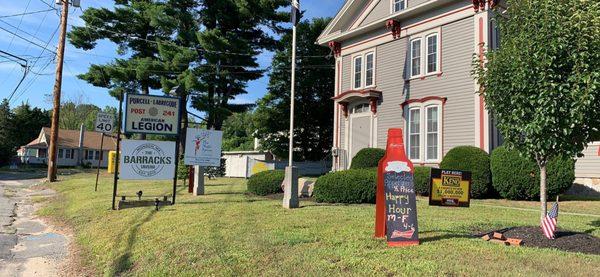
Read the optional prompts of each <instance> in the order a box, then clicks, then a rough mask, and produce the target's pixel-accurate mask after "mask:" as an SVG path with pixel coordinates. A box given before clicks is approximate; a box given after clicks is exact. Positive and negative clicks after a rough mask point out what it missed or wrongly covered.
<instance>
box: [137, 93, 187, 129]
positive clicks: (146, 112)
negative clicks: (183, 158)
mask: <svg viewBox="0 0 600 277" xmlns="http://www.w3.org/2000/svg"><path fill="white" fill-rule="evenodd" d="M180 105H181V104H180V101H179V98H176V97H166V96H156V95H142V94H126V95H125V133H140V134H157V135H177V134H179V117H180V113H179V111H180Z"/></svg>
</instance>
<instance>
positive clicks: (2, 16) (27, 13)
mask: <svg viewBox="0 0 600 277" xmlns="http://www.w3.org/2000/svg"><path fill="white" fill-rule="evenodd" d="M53 10H55V9H47V10H41V11H35V12H25V13H17V14H10V15H0V18H8V17H15V16H23V15H32V14H36V13H43V12H49V11H53Z"/></svg>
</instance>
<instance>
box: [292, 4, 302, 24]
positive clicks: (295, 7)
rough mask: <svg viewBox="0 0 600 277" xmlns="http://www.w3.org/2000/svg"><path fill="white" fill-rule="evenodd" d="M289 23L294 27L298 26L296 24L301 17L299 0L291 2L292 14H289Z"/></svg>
mask: <svg viewBox="0 0 600 277" xmlns="http://www.w3.org/2000/svg"><path fill="white" fill-rule="evenodd" d="M291 16H292V18H291V21H292V24H294V26H296V25H298V22H300V17H301V16H302V14H301V13H300V1H299V0H292V12H291Z"/></svg>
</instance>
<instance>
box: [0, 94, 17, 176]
mask: <svg viewBox="0 0 600 277" xmlns="http://www.w3.org/2000/svg"><path fill="white" fill-rule="evenodd" d="M12 129H13V126H12V113H11V111H10V106H9V105H8V100H7V99H6V98H5V99H4V100H3V101H2V103H1V104H0V165H5V164H7V163H8V162H9V160H10V157H12V156H13V155H14V153H13V152H12V151H13V149H12V148H13V147H12V145H11V142H12V138H11V135H12V134H11V130H12Z"/></svg>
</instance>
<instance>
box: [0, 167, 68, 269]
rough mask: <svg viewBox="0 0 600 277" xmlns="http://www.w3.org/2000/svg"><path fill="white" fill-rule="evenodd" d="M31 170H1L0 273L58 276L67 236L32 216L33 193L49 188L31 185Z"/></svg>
mask: <svg viewBox="0 0 600 277" xmlns="http://www.w3.org/2000/svg"><path fill="white" fill-rule="evenodd" d="M40 177H41V176H39V175H35V174H32V173H0V276H3V277H4V276H7V277H8V276H57V275H59V273H60V272H59V271H60V266H61V264H62V263H63V262H64V261H65V259H66V257H67V253H68V250H67V246H68V241H69V240H68V238H67V237H66V236H64V235H63V234H60V233H58V232H56V231H54V230H52V228H51V227H50V226H48V225H47V224H46V223H45V222H43V221H42V220H41V219H39V218H37V217H36V216H35V210H36V209H37V206H36V205H34V204H33V203H32V202H31V197H32V196H51V195H53V194H54V192H53V191H51V190H47V189H46V190H41V189H39V188H32V186H34V185H35V184H37V183H39V182H41V181H42V179H40Z"/></svg>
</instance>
